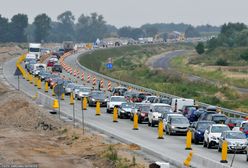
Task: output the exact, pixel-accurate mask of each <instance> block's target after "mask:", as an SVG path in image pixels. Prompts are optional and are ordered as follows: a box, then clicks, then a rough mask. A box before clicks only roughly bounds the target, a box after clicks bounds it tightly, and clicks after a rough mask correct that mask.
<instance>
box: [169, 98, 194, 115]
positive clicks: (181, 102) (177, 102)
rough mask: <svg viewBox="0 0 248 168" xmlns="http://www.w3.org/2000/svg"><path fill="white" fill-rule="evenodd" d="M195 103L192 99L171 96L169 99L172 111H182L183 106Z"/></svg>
mask: <svg viewBox="0 0 248 168" xmlns="http://www.w3.org/2000/svg"><path fill="white" fill-rule="evenodd" d="M193 105H195V100H194V99H185V98H173V99H172V101H171V108H172V111H173V112H182V109H183V106H193Z"/></svg>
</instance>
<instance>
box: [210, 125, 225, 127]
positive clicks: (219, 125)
mask: <svg viewBox="0 0 248 168" xmlns="http://www.w3.org/2000/svg"><path fill="white" fill-rule="evenodd" d="M215 126H216V127H217V126H220V127H227V125H225V124H212V127H215Z"/></svg>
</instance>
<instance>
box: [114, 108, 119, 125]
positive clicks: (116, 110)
mask: <svg viewBox="0 0 248 168" xmlns="http://www.w3.org/2000/svg"><path fill="white" fill-rule="evenodd" d="M117 118H118V109H117V107H114V111H113V122H118V120H117Z"/></svg>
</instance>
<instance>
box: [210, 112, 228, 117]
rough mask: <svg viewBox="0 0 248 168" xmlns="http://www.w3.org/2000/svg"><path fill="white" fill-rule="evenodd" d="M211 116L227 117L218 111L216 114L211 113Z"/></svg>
mask: <svg viewBox="0 0 248 168" xmlns="http://www.w3.org/2000/svg"><path fill="white" fill-rule="evenodd" d="M210 115H211V116H225V117H226V115H225V114H218V113H216V114H210Z"/></svg>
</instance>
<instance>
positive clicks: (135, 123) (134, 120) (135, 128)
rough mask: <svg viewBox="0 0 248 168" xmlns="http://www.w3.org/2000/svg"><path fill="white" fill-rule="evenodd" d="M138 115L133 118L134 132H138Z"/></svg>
mask: <svg viewBox="0 0 248 168" xmlns="http://www.w3.org/2000/svg"><path fill="white" fill-rule="evenodd" d="M138 129H139V128H138V114H137V113H135V114H134V116H133V130H138Z"/></svg>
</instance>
